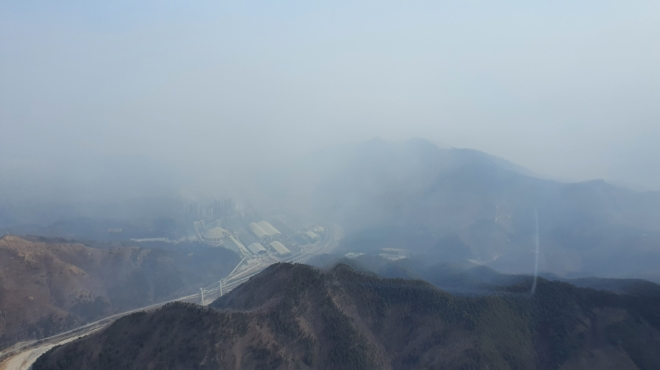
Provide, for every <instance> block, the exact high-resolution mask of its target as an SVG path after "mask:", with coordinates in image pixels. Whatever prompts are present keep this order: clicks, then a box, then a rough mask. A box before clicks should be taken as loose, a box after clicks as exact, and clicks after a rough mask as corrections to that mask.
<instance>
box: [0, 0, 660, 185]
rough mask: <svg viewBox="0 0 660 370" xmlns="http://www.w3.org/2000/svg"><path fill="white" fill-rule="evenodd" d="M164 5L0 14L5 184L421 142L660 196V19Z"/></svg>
mask: <svg viewBox="0 0 660 370" xmlns="http://www.w3.org/2000/svg"><path fill="white" fill-rule="evenodd" d="M173 3H174V2H166V1H107V2H92V1H50V2H46V1H27V0H22V1H12V0H6V1H2V3H0V168H2V169H4V172H3V173H4V175H5V179H4V181H7V178H6V176H7V174H8V173H11V174H14V173H17V171H28V172H29V171H31V170H35V171H42V172H43V173H54V172H58V170H59V169H60V168H61V167H60V166H66V165H67V164H68V166H69V167H68V169H67V171H69V172H67V173H73V172H75V173H76V174H78V175H79V173H78V172H76V171H77V170H80V169H83V170H84V171H82V172H85V171H92V169H93V168H94V167H95V166H102V165H103V164H105V163H107V162H108V161H110V162H113V161H114V162H113V163H115V164H116V163H123V162H122V161H128V162H129V163H132V164H134V163H133V162H134V161H133V159H135V158H139V160H137V161H138V162H139V163H142V162H140V161H146V162H145V163H158V165H159V166H165V167H168V166H171V167H172V168H176V169H177V171H181V173H185V174H199V173H202V172H204V171H209V172H211V171H213V172H217V171H221V170H222V169H227V168H229V169H232V171H235V172H231V173H232V174H235V175H237V176H240V175H241V170H245V168H251V166H253V165H254V164H255V163H264V164H272V163H278V162H281V161H285V160H288V159H290V158H292V157H295V156H297V155H301V154H304V153H307V152H309V151H312V150H314V149H317V148H322V147H327V146H331V145H336V144H340V143H345V142H357V141H361V140H366V139H370V138H373V137H381V138H383V139H388V140H403V139H407V138H410V137H423V138H426V139H428V140H430V141H432V142H434V143H436V144H438V145H441V146H447V147H449V146H453V147H468V148H474V149H479V150H483V151H485V152H488V153H490V154H494V155H498V156H501V157H504V158H506V159H509V160H511V161H513V162H516V163H518V164H520V165H522V166H525V167H527V168H529V169H531V170H532V171H534V172H536V173H539V174H542V175H545V176H547V177H552V178H558V179H566V180H586V179H591V178H604V179H606V180H608V181H612V182H615V183H623V184H628V185H631V186H636V187H638V188H647V189H648V188H650V189H660V145H659V143H660V67H659V66H660V2H658V1H606V0H598V1H561V0H559V1H557V0H553V1H451V2H449V1H399V2H393V1H370V2H368V1H325V2H315V1H299V2H289V1H278V2H255V1H241V2H237V1H234V2H226V3H225V2H222V3H221V2H217V1H209V2H203V1H195V2H180V3H179V4H178V5H174V4H173ZM72 163H73V164H72ZM8 168H9V170H7V169H8ZM26 168H27V169H26ZM109 168H113V167H112V166H110V167H109ZM12 171H13V172H12ZM49 171H50V172H49ZM92 172H93V171H92ZM3 173H0V176H2V175H3ZM0 180H3V179H0ZM60 181H65V180H62V179H60ZM118 186H119V185H118Z"/></svg>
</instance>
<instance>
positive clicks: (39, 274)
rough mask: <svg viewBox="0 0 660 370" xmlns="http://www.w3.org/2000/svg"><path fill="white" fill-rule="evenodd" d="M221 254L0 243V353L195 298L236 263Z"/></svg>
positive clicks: (9, 240) (14, 238) (221, 251)
mask: <svg viewBox="0 0 660 370" xmlns="http://www.w3.org/2000/svg"><path fill="white" fill-rule="evenodd" d="M238 261H239V258H238V256H237V255H236V254H234V253H233V252H231V251H228V250H225V249H210V248H204V249H203V250H202V249H199V250H195V251H194V252H192V253H190V251H187V250H180V251H178V252H174V251H164V250H158V249H146V248H135V247H110V248H107V249H98V248H89V247H86V246H84V245H82V244H71V243H62V242H52V241H39V239H36V240H26V239H23V238H20V237H17V236H12V235H6V236H4V237H2V238H0V348H2V347H4V346H6V345H11V344H13V343H14V342H16V341H19V340H25V339H37V338H41V337H45V336H49V335H53V334H56V333H58V332H61V331H64V330H66V329H70V328H73V327H76V326H79V325H81V324H83V323H85V322H89V321H93V320H95V319H99V318H101V317H104V316H107V315H110V314H113V313H117V312H122V311H125V310H128V309H132V308H137V307H142V306H146V305H148V304H150V303H158V302H162V301H165V300H168V299H172V298H176V297H179V296H182V295H184V294H190V293H194V292H195V291H196V290H197V289H199V287H200V286H202V285H203V284H208V283H210V282H212V281H217V279H220V278H222V277H223V276H225V275H226V274H228V273H229V271H231V269H232V268H233V267H234V266H235V265H236V263H238Z"/></svg>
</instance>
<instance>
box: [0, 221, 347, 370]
mask: <svg viewBox="0 0 660 370" xmlns="http://www.w3.org/2000/svg"><path fill="white" fill-rule="evenodd" d="M326 230H327V232H326V233H325V235H324V236H323V238H322V239H321V240H320V241H318V242H317V243H315V244H312V245H310V246H308V247H306V248H305V250H304V251H303V252H302V253H299V254H297V255H294V256H290V257H288V258H283V259H278V258H275V257H273V256H265V257H260V258H255V259H252V260H247V259H245V258H244V259H243V260H241V262H240V263H239V264H238V265H237V266H236V268H235V269H234V271H232V272H231V273H230V275H229V276H227V277H225V278H224V279H222V280H221V281H222V293H223V294H226V293H227V292H229V291H231V290H232V289H234V288H236V287H237V286H239V285H241V284H243V283H244V282H246V281H247V280H249V279H250V278H251V277H252V276H254V275H256V274H258V273H260V272H261V271H263V270H264V269H266V268H267V267H268V266H270V265H272V264H274V263H277V262H291V263H304V262H306V261H307V260H309V259H310V258H312V257H313V256H315V255H318V254H322V253H328V252H330V251H331V250H332V249H333V248H334V247H335V246H336V245H337V242H338V240H339V239H340V237H341V235H340V234H341V231H340V228H339V227H338V226H333V227H331V228H326ZM246 261H249V262H248V263H245V262H246ZM201 290H202V291H203V292H204V301H203V302H200V301H201V298H202V296H201V294H200V293H196V294H191V295H187V296H184V297H179V298H176V299H172V300H169V301H166V302H161V303H156V304H152V305H149V306H146V307H140V308H136V309H134V310H130V311H126V312H122V313H118V314H115V315H112V316H108V317H105V318H103V319H101V320H98V321H94V322H91V323H88V324H86V325H84V326H81V327H78V328H75V329H72V330H69V331H66V332H63V333H59V334H56V335H53V336H51V337H48V338H43V339H39V340H33V341H26V342H20V343H16V344H14V345H13V346H11V347H9V348H5V349H4V350H3V351H0V361H1V362H0V370H29V369H30V368H31V367H32V364H33V363H34V362H35V361H36V360H37V359H38V358H39V357H40V356H41V355H43V354H44V353H46V352H48V350H50V349H51V348H53V347H54V346H58V345H62V344H66V343H69V342H72V341H74V340H76V339H79V338H83V337H85V336H88V335H90V334H92V333H95V332H97V331H99V330H101V329H103V328H105V327H106V326H108V325H109V324H111V323H113V322H114V321H115V320H117V319H118V318H120V317H123V316H126V315H130V314H132V313H135V312H139V311H150V310H154V309H157V308H159V307H162V306H164V305H166V304H168V303H172V302H193V303H201V304H202V305H208V304H210V303H211V302H213V299H214V298H217V297H219V296H220V292H221V290H220V284H219V283H214V284H212V285H210V286H208V287H206V288H202V289H201ZM207 297H208V298H207Z"/></svg>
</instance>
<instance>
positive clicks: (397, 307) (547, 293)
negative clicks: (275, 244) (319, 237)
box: [34, 264, 660, 370]
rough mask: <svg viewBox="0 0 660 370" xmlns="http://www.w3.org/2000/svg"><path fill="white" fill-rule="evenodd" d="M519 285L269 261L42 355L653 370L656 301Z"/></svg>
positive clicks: (193, 364)
mask: <svg viewBox="0 0 660 370" xmlns="http://www.w3.org/2000/svg"><path fill="white" fill-rule="evenodd" d="M530 285H531V281H529V279H527V280H526V281H523V282H521V283H516V284H513V285H510V286H507V287H504V288H503V289H502V290H501V291H500V292H499V293H497V294H491V295H486V296H475V297H465V296H463V297H461V296H453V295H451V294H449V293H446V292H444V291H441V290H439V289H437V288H435V287H434V286H432V285H430V284H428V283H426V282H423V281H420V280H404V279H384V278H380V277H377V276H375V275H372V274H367V273H361V272H357V271H355V270H354V269H352V268H350V267H348V266H347V265H344V264H339V265H337V266H336V267H334V268H332V269H331V270H328V271H326V272H323V271H321V270H318V269H315V268H312V267H310V266H306V265H291V264H277V265H273V266H271V267H270V268H268V269H267V270H265V271H264V272H262V273H261V274H259V275H257V276H255V277H253V278H252V279H250V281H248V282H247V283H245V284H243V285H242V286H240V287H238V288H237V289H235V290H234V291H232V292H231V293H229V294H228V295H226V296H225V297H222V298H221V299H219V300H217V301H215V302H214V303H213V304H212V305H211V308H202V307H200V306H197V305H194V304H182V303H176V304H170V305H167V306H165V307H163V308H161V309H159V310H157V311H155V312H152V313H138V314H133V315H131V316H127V317H124V318H122V319H120V320H118V321H117V322H115V323H114V324H113V325H111V326H110V327H109V328H108V329H106V330H104V331H102V332H99V333H96V334H94V335H92V336H90V337H87V338H85V339H82V340H78V341H76V342H72V343H69V344H67V345H64V346H61V347H57V348H54V349H53V350H51V351H50V352H48V353H47V354H45V355H44V356H42V357H41V358H40V359H39V360H38V361H37V362H36V363H35V364H34V369H35V370H46V369H48V370H52V369H119V368H121V369H566V370H568V369H654V368H657V366H658V364H660V330H659V329H660V316H659V313H658V311H657V303H658V297H655V298H653V297H651V298H649V297H646V298H641V297H636V296H632V295H621V294H614V293H609V292H603V291H596V290H593V289H584V288H577V287H575V286H572V285H570V284H567V283H562V282H549V281H546V280H544V279H540V280H539V284H538V289H537V291H536V294H535V295H533V296H531V295H530V294H529V288H530Z"/></svg>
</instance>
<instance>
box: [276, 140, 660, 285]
mask: <svg viewBox="0 0 660 370" xmlns="http://www.w3.org/2000/svg"><path fill="white" fill-rule="evenodd" d="M280 184H283V185H281V186H279V187H272V188H274V189H278V190H277V191H278V192H277V193H273V196H274V197H279V198H281V199H284V200H285V201H283V202H282V203H283V204H286V203H289V204H291V205H305V206H300V208H301V209H305V210H306V211H307V212H308V213H310V214H317V215H325V216H326V217H328V218H329V219H331V220H333V221H335V222H337V223H339V224H341V225H342V226H343V227H345V229H346V230H347V237H346V238H345V240H344V242H343V246H342V249H341V250H343V251H344V252H349V251H356V252H370V253H374V254H376V252H377V251H378V250H379V249H380V248H383V247H394V248H403V249H407V250H408V251H410V252H412V253H415V254H417V255H423V256H425V257H426V258H428V259H432V260H435V261H446V260H455V259H460V260H466V259H469V260H473V261H475V262H476V263H481V264H485V265H488V266H492V267H494V268H497V269H498V270H502V271H506V272H513V273H529V272H532V268H533V265H534V256H535V255H534V246H533V240H534V235H535V233H536V229H535V210H537V211H538V220H539V232H540V240H541V256H540V267H541V270H542V271H547V272H554V273H558V274H562V275H565V276H590V275H604V276H611V277H624V276H625V277H641V278H647V279H654V280H656V281H660V275H659V274H658V272H657V265H658V263H660V249H659V248H658V246H660V193H658V192H635V191H632V190H628V189H625V188H619V187H616V186H613V185H610V184H607V183H605V182H603V181H599V180H597V181H589V182H583V183H560V182H556V181H551V180H545V179H540V178H537V177H534V176H533V175H532V174H531V173H529V171H526V170H524V169H522V168H520V167H519V166H516V165H514V164H511V163H510V162H507V161H505V160H503V159H501V158H497V157H493V156H489V155H487V154H484V153H481V152H478V151H474V150H467V149H441V148H438V147H437V146H435V145H433V144H431V143H428V142H426V141H424V140H421V139H416V140H410V141H407V142H404V143H389V142H385V141H382V140H371V141H368V142H364V143H361V144H357V145H353V146H344V147H339V148H333V149H329V150H326V151H324V152H319V153H317V154H316V155H314V156H312V157H310V158H308V159H306V161H304V162H301V163H299V164H298V165H297V167H295V166H294V168H292V169H291V170H290V173H289V176H288V177H285V178H282V180H281V182H280Z"/></svg>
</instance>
